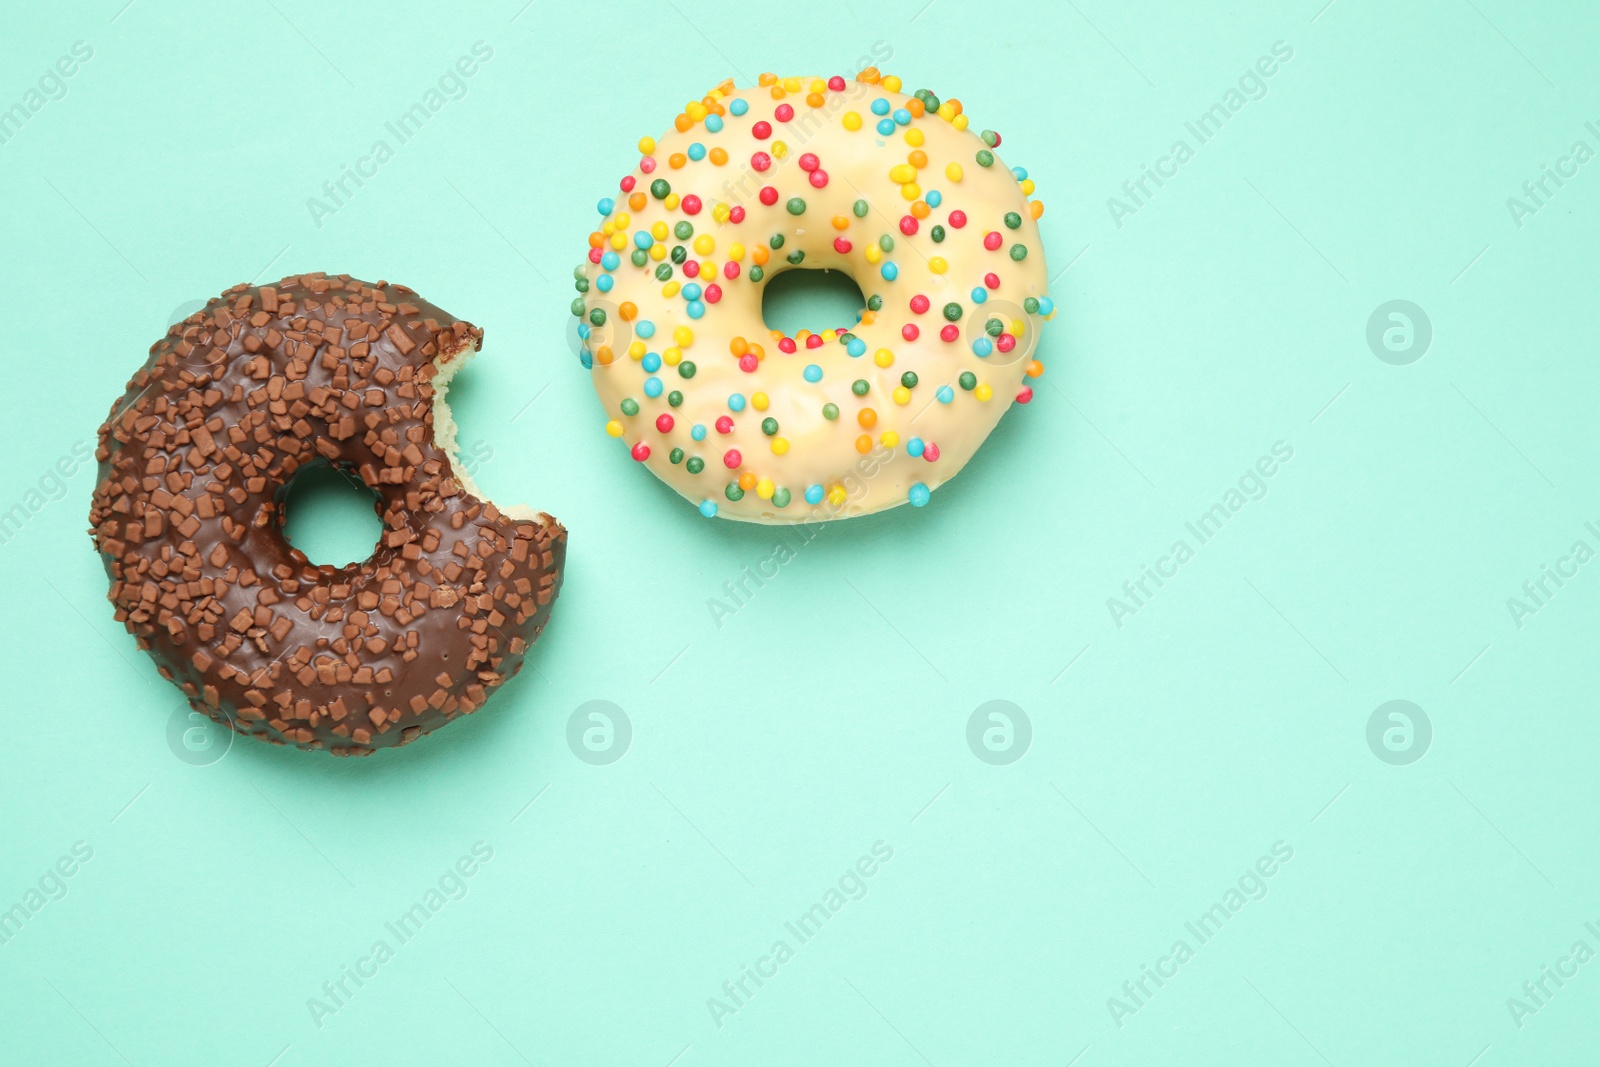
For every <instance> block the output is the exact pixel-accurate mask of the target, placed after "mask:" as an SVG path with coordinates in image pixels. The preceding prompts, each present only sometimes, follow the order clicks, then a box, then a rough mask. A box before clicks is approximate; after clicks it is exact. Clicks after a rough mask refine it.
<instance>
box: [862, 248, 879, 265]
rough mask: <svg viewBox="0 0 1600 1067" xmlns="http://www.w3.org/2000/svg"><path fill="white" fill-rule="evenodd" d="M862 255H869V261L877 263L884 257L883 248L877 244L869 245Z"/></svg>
mask: <svg viewBox="0 0 1600 1067" xmlns="http://www.w3.org/2000/svg"><path fill="white" fill-rule="evenodd" d="M862 255H864V256H866V257H867V262H868V263H876V262H878V261H879V260H881V259H882V258H883V249H881V248H879V247H878V246H877V245H868V246H867V248H866V251H865V252H863V253H862Z"/></svg>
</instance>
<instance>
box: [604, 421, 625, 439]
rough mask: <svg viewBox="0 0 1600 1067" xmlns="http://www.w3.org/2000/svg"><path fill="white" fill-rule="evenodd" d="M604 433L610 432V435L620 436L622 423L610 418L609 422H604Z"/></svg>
mask: <svg viewBox="0 0 1600 1067" xmlns="http://www.w3.org/2000/svg"><path fill="white" fill-rule="evenodd" d="M606 433H608V434H610V435H611V436H612V437H621V436H622V423H620V422H618V421H617V420H616V419H612V420H611V421H610V422H608V423H606Z"/></svg>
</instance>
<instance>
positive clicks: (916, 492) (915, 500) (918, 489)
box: [906, 482, 933, 508]
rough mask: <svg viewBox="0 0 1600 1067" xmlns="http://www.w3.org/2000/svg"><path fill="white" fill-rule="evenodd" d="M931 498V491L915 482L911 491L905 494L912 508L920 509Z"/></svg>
mask: <svg viewBox="0 0 1600 1067" xmlns="http://www.w3.org/2000/svg"><path fill="white" fill-rule="evenodd" d="M931 496H933V493H932V491H930V490H929V489H928V487H927V486H925V485H923V484H922V483H921V482H917V483H916V484H915V485H913V486H912V487H911V491H910V492H909V493H907V494H906V499H907V500H909V501H910V502H911V506H912V507H914V508H920V507H922V506H923V505H924V504H926V503H927V502H928V498H929V497H931Z"/></svg>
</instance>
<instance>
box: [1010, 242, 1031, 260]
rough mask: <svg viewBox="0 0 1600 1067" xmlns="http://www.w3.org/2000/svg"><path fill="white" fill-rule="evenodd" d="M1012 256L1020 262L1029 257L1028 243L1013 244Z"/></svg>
mask: <svg viewBox="0 0 1600 1067" xmlns="http://www.w3.org/2000/svg"><path fill="white" fill-rule="evenodd" d="M1011 258H1012V259H1015V260H1017V261H1019V262H1020V261H1022V260H1024V259H1027V258H1028V246H1027V245H1012V246H1011Z"/></svg>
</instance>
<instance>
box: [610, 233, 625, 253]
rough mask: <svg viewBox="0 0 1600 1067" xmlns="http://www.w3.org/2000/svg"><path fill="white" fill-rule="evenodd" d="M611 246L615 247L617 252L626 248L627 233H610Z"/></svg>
mask: <svg viewBox="0 0 1600 1067" xmlns="http://www.w3.org/2000/svg"><path fill="white" fill-rule="evenodd" d="M611 247H612V248H614V249H616V250H617V251H618V252H620V251H622V250H623V249H624V248H627V247H628V235H627V234H625V233H614V234H612V235H611Z"/></svg>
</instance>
